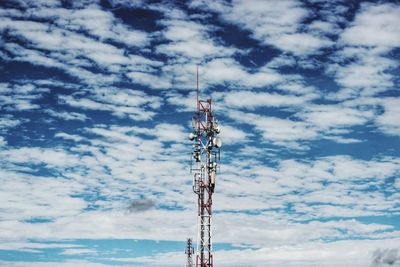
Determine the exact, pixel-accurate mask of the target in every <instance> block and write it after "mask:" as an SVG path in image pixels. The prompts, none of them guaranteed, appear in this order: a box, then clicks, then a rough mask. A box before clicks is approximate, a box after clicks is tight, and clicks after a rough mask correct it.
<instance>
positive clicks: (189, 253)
mask: <svg viewBox="0 0 400 267" xmlns="http://www.w3.org/2000/svg"><path fill="white" fill-rule="evenodd" d="M185 254H186V255H187V261H186V266H185V267H193V254H194V248H193V244H192V239H191V238H188V239H187V241H186V250H185Z"/></svg>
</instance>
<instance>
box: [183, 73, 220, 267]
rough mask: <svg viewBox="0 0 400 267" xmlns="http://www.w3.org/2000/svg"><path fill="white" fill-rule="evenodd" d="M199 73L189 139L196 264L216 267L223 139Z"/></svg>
mask: <svg viewBox="0 0 400 267" xmlns="http://www.w3.org/2000/svg"><path fill="white" fill-rule="evenodd" d="M198 77H199V76H198V72H197V111H196V113H195V115H194V116H193V118H192V126H193V132H192V133H190V135H189V139H190V140H192V141H193V144H192V149H193V151H192V153H193V158H192V161H193V160H194V161H195V164H192V165H191V172H192V173H193V192H194V193H196V194H197V196H198V200H197V201H198V222H197V223H198V236H197V251H196V267H212V266H213V251H212V232H211V229H212V204H213V202H212V196H213V193H214V188H215V178H216V173H217V169H218V170H219V162H220V147H221V145H222V142H221V139H220V138H219V137H217V135H218V134H219V133H220V127H219V125H218V121H217V120H216V119H215V117H214V115H213V112H212V109H211V102H212V101H211V99H207V100H199V82H198Z"/></svg>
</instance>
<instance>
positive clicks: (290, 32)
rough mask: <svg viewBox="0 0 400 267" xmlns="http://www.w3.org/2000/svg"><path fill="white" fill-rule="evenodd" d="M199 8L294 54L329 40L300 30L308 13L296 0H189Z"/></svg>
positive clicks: (312, 50)
mask: <svg viewBox="0 0 400 267" xmlns="http://www.w3.org/2000/svg"><path fill="white" fill-rule="evenodd" d="M191 5H192V7H200V8H203V9H206V10H213V11H216V12H218V13H220V15H221V17H222V19H223V20H225V21H226V22H228V23H232V24H237V25H239V26H240V27H242V28H243V29H245V30H248V31H250V32H251V35H252V37H253V38H254V39H256V40H258V41H259V42H260V43H262V44H265V45H273V46H275V47H276V48H277V49H280V50H283V51H287V52H291V53H293V54H295V55H308V54H313V53H315V52H317V51H318V50H319V49H321V48H324V47H328V46H331V45H332V44H333V43H332V42H331V41H330V40H329V39H327V38H325V37H323V36H320V35H318V34H316V33H314V34H313V33H309V32H302V31H301V28H302V26H303V24H302V22H303V20H304V19H306V18H307V17H309V16H310V13H309V11H307V9H305V8H304V7H303V6H302V4H301V2H299V1H292V0H290V1H269V2H266V1H260V0H252V1H233V2H232V3H231V4H228V3H225V2H222V1H218V2H217V3H216V4H213V5H208V3H206V2H205V1H192V4H191Z"/></svg>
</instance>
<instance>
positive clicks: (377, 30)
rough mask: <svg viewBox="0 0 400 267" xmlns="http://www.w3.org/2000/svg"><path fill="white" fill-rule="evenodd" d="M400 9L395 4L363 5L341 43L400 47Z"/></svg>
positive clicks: (342, 36)
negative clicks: (399, 24) (399, 25)
mask: <svg viewBox="0 0 400 267" xmlns="http://www.w3.org/2000/svg"><path fill="white" fill-rule="evenodd" d="M399 17H400V7H399V6H398V5H395V4H393V3H385V4H371V3H362V4H361V8H360V10H359V12H358V14H357V15H356V18H355V20H354V22H353V23H351V26H350V27H348V28H347V29H345V31H344V32H343V33H342V35H341V40H340V41H341V42H343V43H345V44H348V45H354V46H359V45H361V46H367V47H377V46H379V47H382V46H384V47H392V48H394V47H398V46H399V45H400V29H399V27H398V23H399Z"/></svg>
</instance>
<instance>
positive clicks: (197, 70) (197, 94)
mask: <svg viewBox="0 0 400 267" xmlns="http://www.w3.org/2000/svg"><path fill="white" fill-rule="evenodd" d="M196 77H197V79H196V102H197V110H198V109H199V64H197V69H196Z"/></svg>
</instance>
